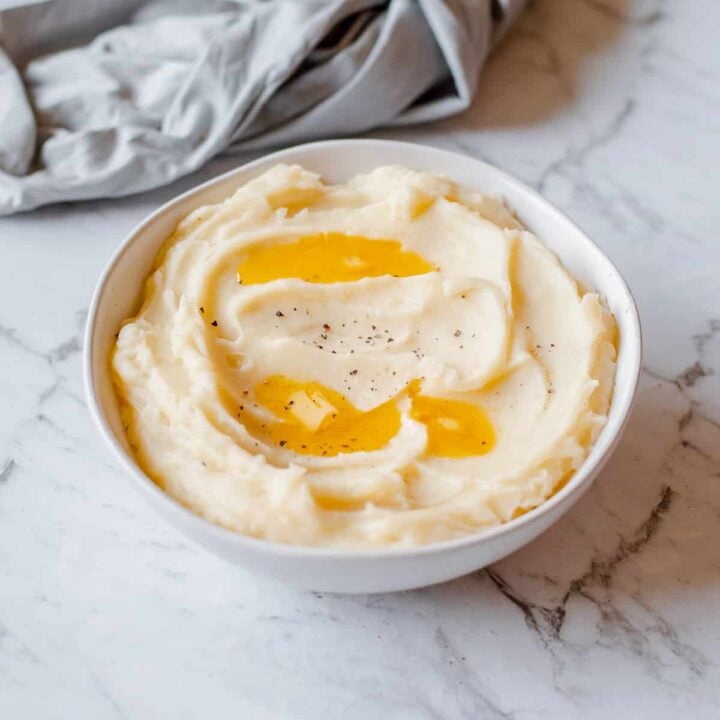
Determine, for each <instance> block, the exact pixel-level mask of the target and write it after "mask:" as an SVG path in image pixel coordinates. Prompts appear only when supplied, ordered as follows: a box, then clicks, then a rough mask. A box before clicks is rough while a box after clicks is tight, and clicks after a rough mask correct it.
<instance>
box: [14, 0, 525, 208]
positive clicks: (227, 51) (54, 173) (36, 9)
mask: <svg viewBox="0 0 720 720" xmlns="http://www.w3.org/2000/svg"><path fill="white" fill-rule="evenodd" d="M80 5H82V11H81V10H80V9H79V6H80ZM521 5H522V0H505V1H504V2H498V0H496V1H495V2H491V0H385V1H384V2H381V1H380V0H304V2H302V3H299V2H296V1H295V0H275V1H273V2H265V1H262V0H254V1H249V2H247V1H246V2H240V1H238V2H234V1H232V0H198V1H197V2H192V3H191V2H187V1H183V0H150V1H145V2H143V1H142V0H135V1H133V0H115V1H113V0H87V1H86V2H83V3H82V4H79V3H77V2H74V0H49V1H47V2H43V3H38V4H35V5H31V6H25V7H19V8H12V9H10V10H5V11H2V12H0V44H1V45H2V47H1V48H0V214H10V213H13V212H17V211H22V210H29V209H32V208H35V207H38V206H41V205H45V204H48V203H53V202H61V201H68V200H84V199H90V198H99V197H116V196H121V195H127V194H130V193H134V192H139V191H142V190H147V189H150V188H154V187H158V186H160V185H163V184H166V183H169V182H172V181H173V180H175V179H177V178H179V177H181V176H182V175H186V174H188V173H190V172H192V171H194V170H196V169H197V168H199V167H201V166H202V165H203V164H204V163H206V162H207V161H208V160H209V159H210V158H212V157H213V156H215V155H217V154H219V153H221V152H223V151H225V150H228V149H230V150H241V149H248V150H250V149H264V148H271V147H276V146H281V145H286V144H291V143H295V142H302V141H306V140H311V139H316V138H321V137H330V136H342V135H350V134H354V133H360V132H364V131H367V130H369V129H370V128H372V127H376V126H380V125H391V124H407V123H417V122H424V121H428V120H434V119H438V118H441V117H444V116H447V115H450V114H452V113H456V112H459V111H461V110H463V109H464V108H466V107H467V106H468V105H469V104H470V102H471V101H472V95H473V91H474V88H475V84H476V81H477V77H478V74H479V72H480V69H481V67H482V65H483V63H484V61H485V59H486V57H487V54H488V51H489V49H490V47H491V46H492V43H493V41H494V39H496V38H497V37H499V35H500V34H501V33H502V32H503V30H504V28H505V26H506V24H507V22H508V18H509V17H512V16H513V15H514V13H516V12H517V9H518V8H519V7H520V6H521ZM3 49H4V51H5V52H3Z"/></svg>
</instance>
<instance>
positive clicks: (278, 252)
mask: <svg viewBox="0 0 720 720" xmlns="http://www.w3.org/2000/svg"><path fill="white" fill-rule="evenodd" d="M435 269H436V268H435V267H434V266H433V265H431V264H430V263H428V262H427V261H426V260H425V259H424V258H423V257H422V256H421V255H418V254H417V253H414V252H410V251H408V250H403V248H402V245H401V244H400V243H399V242H398V241H397V240H374V239H371V238H366V237H361V236H357V235H344V234H342V233H337V232H327V233H316V234H313V235H304V236H303V237H301V238H299V239H298V240H296V241H294V242H289V243H278V244H275V245H270V246H258V247H256V248H253V249H252V250H250V251H249V252H248V254H247V255H246V256H245V258H244V259H243V260H242V262H241V263H240V265H239V266H238V269H237V275H238V280H239V281H240V282H241V283H242V284H243V285H257V284H259V283H266V282H271V281H272V280H280V279H284V278H297V279H299V280H304V281H305V282H309V283H333V282H352V281H354V280H360V279H362V278H366V277H379V276H381V275H393V276H395V277H410V276H412V275H423V274H425V273H429V272H432V271H433V270H435Z"/></svg>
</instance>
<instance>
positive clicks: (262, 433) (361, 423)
mask: <svg viewBox="0 0 720 720" xmlns="http://www.w3.org/2000/svg"><path fill="white" fill-rule="evenodd" d="M406 392H407V393H408V394H409V395H410V396H411V411H410V416H411V417H412V418H413V419H414V420H417V421H418V422H421V423H423V424H424V425H425V427H426V428H427V434H428V442H427V453H428V454H429V455H434V456H437V457H448V458H458V457H468V456H472V455H483V454H485V453H487V452H489V451H490V450H491V449H492V447H493V445H494V443H495V433H494V431H493V427H492V424H491V423H490V421H489V420H488V418H487V416H486V415H485V413H484V412H483V411H482V410H481V409H480V408H479V407H478V406H477V405H474V404H472V403H466V402H461V401H457V400H449V399H446V398H436V397H430V396H427V395H421V394H418V393H417V383H411V385H410V386H409V387H408V388H407V390H406ZM257 405H261V406H262V407H264V408H266V409H267V410H269V411H270V412H271V413H272V415H273V416H274V417H273V418H272V419H267V418H266V419H263V418H262V417H261V416H260V415H259V414H258V413H257V407H256V406H257ZM236 415H237V417H238V418H239V419H240V421H241V422H242V423H243V425H244V426H245V427H246V429H247V430H248V432H249V433H250V434H251V435H253V436H254V437H256V438H257V439H259V440H262V441H263V442H266V443H269V444H273V445H276V446H278V447H282V448H285V449H287V450H292V451H293V452H295V453H298V454H300V455H321V456H336V455H340V454H342V453H353V452H360V451H371V450H379V449H380V448H383V447H385V446H386V445H387V444H388V443H389V442H390V440H392V438H393V437H395V435H397V433H398V431H399V430H400V424H401V414H400V411H399V410H398V408H397V398H393V399H392V400H389V401H388V402H385V403H382V404H381V405H378V406H377V407H374V408H372V409H371V410H367V411H362V410H359V409H358V408H356V407H355V406H354V405H353V404H352V403H350V402H349V401H348V400H347V399H346V398H345V397H344V396H343V395H341V394H340V393H338V392H336V391H334V390H331V389H330V388H328V387H325V386H324V385H322V384H320V383H318V382H314V381H311V382H300V381H296V380H293V379H291V378H287V377H285V376H282V375H274V376H271V377H268V378H266V379H265V380H263V381H262V382H261V383H259V384H258V385H257V386H256V387H255V388H254V390H253V398H252V401H250V400H248V401H244V402H241V403H240V404H239V405H238V409H237V411H236Z"/></svg>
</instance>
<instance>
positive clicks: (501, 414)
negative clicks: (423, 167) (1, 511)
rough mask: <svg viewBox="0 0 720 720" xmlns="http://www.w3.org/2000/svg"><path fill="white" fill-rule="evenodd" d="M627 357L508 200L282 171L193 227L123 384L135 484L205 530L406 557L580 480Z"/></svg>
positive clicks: (167, 253) (121, 342) (196, 216)
mask: <svg viewBox="0 0 720 720" xmlns="http://www.w3.org/2000/svg"><path fill="white" fill-rule="evenodd" d="M614 335H615V324H614V321H613V318H612V316H611V315H610V314H609V313H608V312H607V311H606V310H605V309H604V307H603V305H602V303H601V302H600V300H599V298H598V296H597V295H595V294H593V293H582V292H580V291H579V290H578V287H577V285H576V283H575V281H574V280H573V278H572V277H571V276H570V275H569V274H568V272H567V271H566V270H565V269H564V268H563V267H562V265H561V264H560V263H559V261H558V260H557V258H556V257H555V256H554V255H553V254H552V253H551V252H550V251H549V250H548V249H547V248H545V247H544V246H543V245H542V244H541V243H540V242H539V241H538V239H537V238H535V237H534V236H533V235H532V234H531V233H529V232H527V231H525V230H524V229H523V228H522V226H521V225H520V223H519V222H518V220H517V219H516V218H515V217H514V216H513V215H512V214H511V212H510V211H509V210H508V209H507V208H506V207H505V206H504V205H503V204H502V203H501V202H500V201H498V200H495V199H492V198H490V197H487V196H482V195H479V194H476V193H473V192H470V191H469V190H466V189H463V188H461V187H459V186H457V185H456V184H455V183H453V182H452V181H451V180H449V179H447V178H444V177H438V176H434V175H430V174H426V173H418V172H413V171H411V170H407V169H404V168H401V167H382V168H378V169H377V170H375V171H373V172H371V173H369V174H367V175H362V176H358V177H356V178H354V179H352V180H351V181H350V182H348V183H347V184H346V185H328V184H325V183H323V181H322V180H321V179H320V178H319V177H318V176H317V175H315V174H313V173H310V172H307V171H306V170H304V169H302V168H300V167H298V166H285V165H279V166H276V167H274V168H272V169H271V170H269V171H267V172H266V173H265V174H263V175H261V176H260V177H258V178H257V179H255V180H253V181H251V182H249V183H247V184H246V185H244V186H243V187H241V188H240V189H239V190H237V192H236V193H235V194H234V195H233V196H232V197H230V198H229V199H227V200H226V201H224V202H222V203H220V204H218V205H213V206H209V207H202V208H200V209H198V210H196V211H195V212H193V213H192V214H191V215H189V216H188V217H187V218H186V219H184V220H183V221H182V222H181V223H180V224H179V226H178V228H177V230H176V232H175V233H174V234H173V235H172V237H171V238H170V239H169V240H168V242H167V243H166V245H165V247H164V248H163V250H162V252H161V253H160V256H159V257H158V259H157V262H156V265H155V268H154V270H153V272H152V275H151V277H150V278H149V279H148V281H147V286H146V290H145V295H144V302H143V305H142V308H141V309H140V311H139V313H138V315H137V317H135V318H134V319H132V320H129V321H128V322H127V323H126V324H125V325H124V326H123V328H122V330H121V331H120V333H119V336H118V340H117V346H116V348H115V349H114V352H113V355H112V365H113V370H114V378H115V381H116V385H117V392H118V395H119V398H120V406H121V413H122V416H123V421H124V424H125V426H126V427H127V435H128V442H129V443H130V446H131V448H132V450H133V452H134V453H135V455H136V457H137V459H138V461H139V463H140V464H141V466H142V467H143V469H144V470H145V471H146V472H147V474H148V475H149V476H150V477H152V478H153V479H154V481H155V482H156V483H157V484H158V485H159V486H160V487H162V488H163V489H164V490H165V491H166V492H168V493H169V494H171V495H172V496H173V497H175V498H176V499H177V500H179V501H180V502H181V503H183V504H184V505H186V506H187V507H189V508H191V509H192V510H194V511H195V512H197V513H199V514H200V515H202V516H203V517H205V518H207V519H208V520H211V521H213V522H215V523H217V524H219V525H222V526H224V527H226V528H230V529H232V530H235V531H238V532H240V533H244V534H247V535H251V536H254V537H259V538H266V539H269V540H274V541H279V542H283V543H296V544H303V545H323V546H347V547H368V546H390V545H415V544H423V543H429V542H436V541H440V540H447V539H451V538H456V537H459V536H462V535H465V534H468V533H473V532H477V531H479V530H482V529H484V528H488V527H491V526H494V525H497V524H499V523H503V522H506V521H508V520H510V519H511V518H513V517H515V516H517V515H519V514H521V513H523V512H525V511H527V510H529V509H531V508H533V507H535V506H537V505H539V504H540V503H542V502H543V501H544V500H546V499H547V498H548V497H550V495H551V494H552V493H553V492H554V491H556V490H557V488H558V487H559V486H561V485H562V484H563V483H564V482H566V481H567V479H568V478H569V477H570V476H571V475H572V473H573V472H574V471H575V470H576V469H577V468H578V467H579V466H580V464H581V463H582V461H583V459H584V458H585V456H586V454H587V452H588V449H589V447H590V446H591V444H592V443H593V441H594V439H595V437H596V436H597V434H598V432H599V430H600V429H601V427H602V425H603V424H604V422H605V419H606V414H607V410H608V406H609V402H610V396H611V392H612V385H613V377H614V370H615V364H614V360H615V344H614Z"/></svg>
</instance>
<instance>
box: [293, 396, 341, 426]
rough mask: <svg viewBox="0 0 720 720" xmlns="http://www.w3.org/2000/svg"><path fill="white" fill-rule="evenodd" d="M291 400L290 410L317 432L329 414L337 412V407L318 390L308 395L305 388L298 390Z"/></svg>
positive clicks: (305, 424)
mask: <svg viewBox="0 0 720 720" xmlns="http://www.w3.org/2000/svg"><path fill="white" fill-rule="evenodd" d="M290 401H291V405H290V412H291V413H292V414H293V415H294V416H295V417H296V418H297V419H298V420H299V421H300V422H301V423H302V424H303V425H304V426H305V427H306V428H307V429H308V430H309V431H310V432H316V431H317V430H318V429H319V428H320V426H321V425H322V424H323V422H325V419H326V418H327V417H328V416H329V415H332V414H333V413H335V412H337V408H336V407H335V406H334V405H332V404H331V403H329V402H328V401H327V400H326V398H325V396H324V395H323V394H322V393H319V392H317V391H316V392H313V393H312V394H311V395H308V394H307V392H305V390H298V391H297V392H294V393H293V394H292V395H291V396H290Z"/></svg>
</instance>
